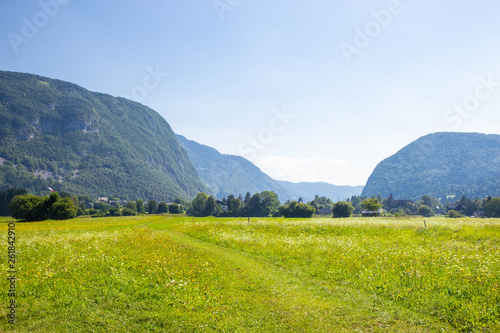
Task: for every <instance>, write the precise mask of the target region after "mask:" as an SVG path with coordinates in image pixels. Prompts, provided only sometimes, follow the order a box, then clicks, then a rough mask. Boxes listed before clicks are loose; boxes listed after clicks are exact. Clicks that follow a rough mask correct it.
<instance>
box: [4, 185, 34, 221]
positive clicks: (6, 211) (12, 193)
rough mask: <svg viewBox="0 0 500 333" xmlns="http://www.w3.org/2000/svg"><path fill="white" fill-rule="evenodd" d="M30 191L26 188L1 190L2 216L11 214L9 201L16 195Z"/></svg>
mask: <svg viewBox="0 0 500 333" xmlns="http://www.w3.org/2000/svg"><path fill="white" fill-rule="evenodd" d="M26 193H28V191H26V190H25V189H24V188H17V187H14V188H9V189H7V190H5V191H0V216H8V215H9V203H10V202H11V200H12V199H13V198H14V197H15V196H16V195H24V194H26Z"/></svg>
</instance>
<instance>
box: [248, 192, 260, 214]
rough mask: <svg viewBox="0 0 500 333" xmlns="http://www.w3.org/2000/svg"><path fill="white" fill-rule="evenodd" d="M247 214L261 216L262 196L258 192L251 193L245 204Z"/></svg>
mask: <svg viewBox="0 0 500 333" xmlns="http://www.w3.org/2000/svg"><path fill="white" fill-rule="evenodd" d="M247 214H248V216H262V196H261V195H260V193H255V194H254V195H252V197H251V198H250V200H249V201H248V204H247Z"/></svg>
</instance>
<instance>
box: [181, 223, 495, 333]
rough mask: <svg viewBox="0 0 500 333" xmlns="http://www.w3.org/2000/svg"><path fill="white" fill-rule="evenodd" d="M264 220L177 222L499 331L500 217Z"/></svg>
mask: <svg viewBox="0 0 500 333" xmlns="http://www.w3.org/2000/svg"><path fill="white" fill-rule="evenodd" d="M425 225H426V226H427V227H424V223H423V220H422V219H418V220H416V219H406V220H403V219H384V218H375V219H372V218H364V219H363V218H359V219H354V218H352V219H340V220H333V219H315V220H283V219H273V220H269V219H261V220H255V221H252V222H251V223H248V222H246V221H243V220H218V221H199V222H195V223H187V224H186V223H184V224H182V225H179V227H178V228H179V230H181V231H183V232H186V233H188V234H189V235H191V236H194V237H197V238H200V239H203V240H205V241H209V242H212V243H214V244H217V245H220V246H224V247H231V248H234V249H238V250H240V251H244V252H247V253H251V254H252V255H254V256H259V257H264V258H266V259H267V260H269V261H270V262H272V263H274V264H275V265H278V266H282V267H286V268H289V269H300V270H301V271H303V272H306V273H307V274H309V275H311V276H314V277H319V278H321V279H324V280H327V281H331V282H332V283H336V284H342V285H346V286H350V287H352V288H355V289H359V290H363V291H365V292H366V293H368V294H374V295H378V296H381V297H383V298H385V299H387V300H390V301H392V302H396V303H398V304H401V305H402V306H404V307H406V308H409V309H412V310H414V311H417V312H419V313H422V314H426V315H430V316H433V317H435V318H438V319H439V320H441V321H444V322H447V323H449V324H450V325H451V326H453V327H454V328H456V329H458V330H461V331H469V330H486V331H488V330H490V331H500V325H499V324H500V223H499V221H498V220H477V219H462V220H451V219H446V218H433V219H427V221H426V223H425Z"/></svg>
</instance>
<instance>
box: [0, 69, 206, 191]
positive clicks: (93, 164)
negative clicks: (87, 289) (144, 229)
mask: <svg viewBox="0 0 500 333" xmlns="http://www.w3.org/2000/svg"><path fill="white" fill-rule="evenodd" d="M0 158H2V161H3V163H2V165H1V166H0V188H7V187H12V186H20V187H25V188H28V189H29V190H30V191H31V192H35V193H41V192H43V191H45V190H46V189H47V187H48V186H51V187H53V188H54V189H56V190H60V191H61V190H66V191H69V192H72V193H75V194H89V195H95V196H97V195H113V196H117V197H121V198H123V199H127V198H130V199H138V198H142V199H156V200H167V201H170V200H173V199H174V198H176V197H183V198H190V197H193V196H194V195H196V193H198V192H200V191H206V192H208V189H207V187H206V186H205V185H203V183H202V181H201V180H200V179H199V177H198V175H197V173H196V170H195V169H194V167H193V165H192V164H191V161H190V160H189V158H188V156H187V154H186V152H185V151H184V149H183V148H182V147H181V146H180V145H179V143H178V141H177V139H176V137H175V134H174V133H173V131H172V129H171V128H170V126H169V125H168V123H167V122H166V121H165V120H164V119H163V118H162V117H161V116H160V115H159V114H158V113H156V112H155V111H154V110H151V109H150V108H147V107H145V106H143V105H141V104H138V103H135V102H132V101H129V100H126V99H124V98H115V97H112V96H109V95H105V94H100V93H94V92H90V91H88V90H86V89H84V88H81V87H79V86H77V85H74V84H71V83H68V82H64V81H59V80H52V79H48V78H44V77H40V76H36V75H31V74H23V73H12V72H0Z"/></svg>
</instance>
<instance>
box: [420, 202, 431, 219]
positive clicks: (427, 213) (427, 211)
mask: <svg viewBox="0 0 500 333" xmlns="http://www.w3.org/2000/svg"><path fill="white" fill-rule="evenodd" d="M418 215H422V216H424V217H431V216H434V210H433V209H432V208H431V207H429V206H427V205H422V206H420V207H418Z"/></svg>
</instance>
